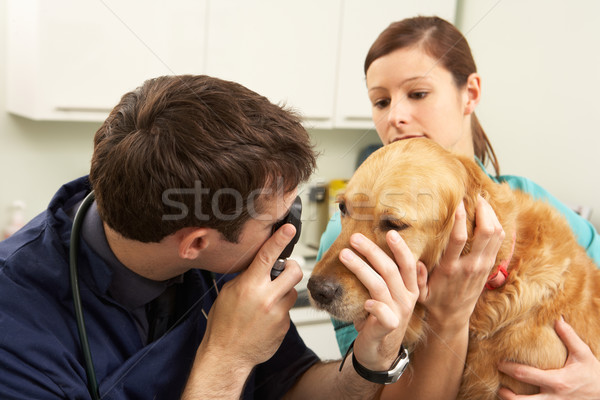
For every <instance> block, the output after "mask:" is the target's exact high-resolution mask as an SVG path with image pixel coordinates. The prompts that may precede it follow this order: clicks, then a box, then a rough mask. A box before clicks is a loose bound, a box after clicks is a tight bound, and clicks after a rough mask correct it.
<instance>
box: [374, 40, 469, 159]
mask: <svg viewBox="0 0 600 400" xmlns="http://www.w3.org/2000/svg"><path fill="white" fill-rule="evenodd" d="M366 78H367V89H368V94H369V99H370V100H371V104H372V117H373V122H374V123H375V128H376V129H377V134H378V135H379V137H380V138H381V141H382V142H383V144H384V145H387V144H390V143H392V142H394V141H396V140H402V139H409V138H412V137H426V138H429V139H431V140H434V141H435V142H437V143H439V144H440V145H441V146H443V147H444V148H446V149H448V150H451V151H453V152H455V153H459V154H463V155H467V156H471V157H472V156H473V155H474V151H473V139H472V133H471V118H470V115H471V113H472V112H473V110H474V109H475V106H476V105H477V103H478V102H479V94H480V86H479V76H478V75H477V74H472V75H471V76H470V77H469V79H468V82H467V84H466V85H465V87H464V88H457V87H456V85H455V83H454V79H453V77H452V74H451V73H450V72H449V71H448V70H447V69H445V68H444V67H443V66H441V65H440V64H438V63H437V60H435V59H433V58H432V57H430V56H429V55H427V54H426V53H425V52H424V51H422V50H421V49H419V48H417V47H410V48H405V49H399V50H395V51H393V52H392V53H389V54H387V55H385V56H383V57H380V58H378V59H376V60H375V61H373V63H372V64H371V65H370V66H369V69H368V70H367V77H366Z"/></svg>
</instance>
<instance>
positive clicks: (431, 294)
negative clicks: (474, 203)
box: [319, 17, 600, 399]
mask: <svg viewBox="0 0 600 400" xmlns="http://www.w3.org/2000/svg"><path fill="white" fill-rule="evenodd" d="M364 70H365V74H366V82H367V89H368V96H369V99H370V100H371V104H372V117H373V121H374V123H375V127H376V130H377V134H378V135H379V137H380V139H381V141H382V142H383V144H384V145H387V144H389V143H392V142H394V141H396V140H405V139H410V138H413V137H426V138H429V139H431V140H434V141H436V142H437V143H439V144H441V145H442V146H444V147H445V148H446V149H448V150H451V151H453V152H456V153H459V154H463V155H468V156H471V157H475V158H476V159H477V160H478V161H479V162H480V165H481V167H482V168H483V163H485V162H486V161H487V160H489V161H491V163H492V164H493V166H494V169H495V171H496V173H498V170H499V167H498V162H497V160H496V157H495V154H494V151H493V149H492V146H491V144H490V142H489V140H488V138H487V136H486V135H485V133H484V131H483V129H482V128H481V126H480V124H479V122H478V120H477V118H476V116H475V113H474V111H475V108H476V106H477V104H478V103H479V100H480V98H481V78H480V76H479V75H478V74H477V70H476V67H475V62H474V60H473V56H472V54H471V51H470V48H469V45H468V43H467V41H466V39H465V38H464V37H463V36H462V34H461V33H460V32H459V31H458V30H457V29H456V28H455V27H454V26H453V25H452V24H450V23H448V22H446V21H444V20H441V19H439V18H435V17H431V18H429V17H417V18H411V19H406V20H403V21H399V22H396V23H393V24H391V25H390V26H389V27H388V28H387V29H386V30H384V31H383V32H382V33H381V35H380V36H379V37H378V38H377V39H376V41H375V42H374V43H373V45H372V46H371V49H370V50H369V53H368V54H367V57H366V60H365V68H364ZM492 178H493V179H494V180H496V181H497V182H501V181H502V182H503V181H505V182H508V183H509V185H510V186H511V187H513V188H518V189H521V190H523V191H526V192H528V193H530V194H531V195H533V196H534V197H537V198H542V199H546V200H547V201H549V202H550V203H551V204H553V205H554V206H555V207H556V208H557V209H558V210H559V211H561V212H562V213H563V214H564V215H565V217H566V218H567V219H568V221H569V223H570V224H571V227H572V229H573V231H574V232H575V234H576V235H577V237H578V241H579V243H580V244H581V245H582V246H583V247H584V248H586V249H587V252H588V254H589V255H590V256H591V257H592V258H594V259H595V260H596V263H597V264H599V265H600V237H599V236H598V233H597V232H596V230H595V229H594V227H593V226H592V225H591V224H590V223H589V222H588V221H586V220H584V219H583V218H580V217H579V216H578V215H577V214H575V213H574V212H573V211H572V210H570V209H569V208H568V207H566V206H565V205H563V204H562V203H560V202H559V201H558V200H557V199H556V198H554V197H553V196H552V195H550V194H549V193H548V192H546V191H545V190H544V189H543V188H541V187H540V186H538V185H536V184H535V183H533V182H532V181H530V180H528V179H526V178H522V177H516V176H495V177H494V176H492ZM476 224H477V227H476V229H475V242H474V243H476V245H474V246H473V251H472V252H471V253H470V254H468V255H466V256H462V257H460V253H461V251H462V248H463V246H464V243H465V237H466V225H465V217H464V208H462V206H459V208H458V209H457V210H456V224H455V226H454V228H453V239H452V240H451V241H450V244H449V245H448V248H447V249H446V252H445V256H444V258H443V260H442V262H441V265H439V266H438V267H437V268H436V269H435V271H434V272H433V273H432V275H431V276H430V277H429V278H427V276H426V275H427V272H426V270H425V268H424V266H422V265H421V266H420V267H419V287H420V289H421V294H420V299H419V301H421V302H422V303H424V304H425V305H426V306H427V308H428V310H429V323H430V325H431V327H432V330H431V332H430V334H429V335H428V338H427V346H426V347H425V346H424V347H421V348H417V350H416V351H415V353H416V354H415V356H414V357H412V360H413V362H412V363H413V367H414V369H413V371H412V376H411V377H406V378H405V379H401V380H400V381H398V382H397V383H396V384H393V385H389V386H386V387H385V389H384V392H383V394H382V398H394V399H401V398H410V399H417V398H422V399H453V398H455V397H456V393H457V391H458V387H459V384H460V379H461V376H462V371H463V367H464V361H465V357H466V350H467V342H468V323H469V317H470V315H471V313H472V311H473V308H474V307H475V303H476V301H477V298H478V296H479V294H480V293H481V290H482V289H483V287H484V284H485V282H486V280H487V277H488V274H489V272H490V270H491V268H492V267H493V263H494V260H495V258H496V254H497V252H498V249H499V243H501V241H502V240H501V239H503V237H504V232H503V231H502V228H501V227H500V226H499V224H498V221H497V219H496V216H495V214H494V212H493V210H492V209H491V207H490V206H489V204H487V202H485V200H483V199H481V200H480V203H479V205H478V208H477V216H476ZM340 229H341V224H340V219H339V214H338V215H336V216H334V218H333V219H332V220H331V221H330V222H329V225H328V227H327V230H326V231H325V233H324V234H323V237H322V238H321V248H320V251H319V257H320V256H321V255H322V254H323V253H324V252H325V251H326V250H327V249H328V248H329V246H330V245H331V244H332V243H333V241H334V240H335V238H336V237H337V235H338V234H339V232H340ZM497 279H498V281H496V282H492V284H495V285H498V286H499V285H501V284H502V277H500V278H497ZM448 298H451V299H454V300H453V301H451V302H448V301H447V299H448ZM334 325H335V326H336V336H337V338H338V343H339V345H340V349H341V350H342V354H344V352H345V349H346V348H347V347H348V346H349V345H350V343H351V342H352V340H353V339H354V337H355V336H356V330H355V329H354V326H352V325H346V326H344V325H343V324H341V323H338V321H334ZM556 331H557V333H558V334H559V336H560V337H561V338H562V340H563V342H564V343H565V345H566V346H567V348H568V349H569V357H568V359H567V362H566V365H565V367H563V368H562V369H559V370H554V371H541V370H537V369H535V368H531V367H527V366H522V365H517V364H513V363H503V364H502V365H500V366H499V368H500V370H501V371H502V372H504V373H506V374H508V375H511V376H513V377H515V378H516V379H519V380H522V381H525V382H529V383H532V384H534V385H538V386H540V387H541V392H542V393H544V394H546V395H547V397H544V399H565V398H569V399H592V398H595V399H597V398H600V379H599V378H600V362H599V361H598V360H596V358H595V357H594V356H593V354H592V353H591V351H590V350H589V348H588V347H587V346H586V345H585V344H584V343H583V342H582V341H581V340H580V339H579V338H578V337H577V335H576V334H575V333H574V332H573V330H572V329H571V328H570V326H569V325H568V324H566V323H565V322H563V321H558V322H557V323H556ZM431 377H435V379H431ZM499 394H500V396H501V397H502V398H503V399H517V398H519V399H520V398H523V397H520V396H516V395H514V394H513V393H512V392H510V391H509V390H507V389H504V388H503V389H501V390H500V392H499ZM531 397H532V398H538V397H536V396H531Z"/></svg>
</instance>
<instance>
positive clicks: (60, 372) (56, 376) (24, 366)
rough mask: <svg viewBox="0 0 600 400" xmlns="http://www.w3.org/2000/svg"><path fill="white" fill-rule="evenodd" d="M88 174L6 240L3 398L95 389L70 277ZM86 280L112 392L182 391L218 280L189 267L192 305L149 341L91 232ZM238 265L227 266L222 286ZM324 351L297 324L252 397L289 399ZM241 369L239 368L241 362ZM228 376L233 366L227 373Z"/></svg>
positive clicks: (98, 364)
mask: <svg viewBox="0 0 600 400" xmlns="http://www.w3.org/2000/svg"><path fill="white" fill-rule="evenodd" d="M89 191H90V187H89V182H88V180H87V178H86V177H84V178H80V179H78V180H75V181H73V182H71V183H68V184H67V185H65V186H63V187H62V188H61V189H60V190H59V191H58V192H57V194H56V195H55V196H54V198H53V199H52V201H51V203H50V205H49V207H48V209H47V210H46V211H45V212H43V213H42V214H40V215H38V216H37V217H36V218H34V219H33V220H32V221H31V222H30V223H29V224H27V226H26V227H25V228H23V229H22V230H21V231H19V232H18V233H16V234H15V235H13V236H12V237H10V238H8V239H6V240H4V241H2V242H0V398H2V399H24V398H27V399H88V398H90V395H89V393H88V389H87V376H86V372H85V368H84V364H83V358H82V355H81V350H80V344H79V336H78V331H77V326H76V321H75V317H74V311H73V298H72V294H71V285H70V280H69V264H68V253H69V251H68V249H69V237H70V233H71V227H72V215H73V213H74V211H75V210H74V209H73V208H74V206H75V205H76V204H78V203H79V202H80V201H81V200H82V199H83V198H84V197H85V195H86V194H87V193H89ZM78 260H79V282H80V289H81V297H82V304H83V311H84V316H85V323H86V327H87V333H88V340H89V342H90V348H91V352H92V357H93V362H94V366H95V370H96V376H97V378H98V383H99V388H100V396H101V398H102V399H174V398H179V396H180V395H181V392H182V391H183V388H184V386H185V383H186V381H187V377H188V374H189V372H190V369H191V366H192V363H193V361H194V358H195V355H196V350H197V348H198V346H199V344H200V342H201V340H202V337H203V335H204V331H205V329H206V318H205V316H204V314H203V312H202V310H204V311H205V312H206V313H207V314H208V311H209V310H210V308H211V306H212V304H213V302H214V301H215V299H216V295H217V293H216V291H215V290H214V288H213V287H212V280H211V279H210V278H209V277H206V276H205V275H206V274H203V273H202V272H201V271H198V270H191V271H189V272H187V273H186V274H185V275H184V282H183V288H184V292H185V299H186V304H185V306H186V310H187V313H186V314H185V316H184V317H183V319H182V320H181V321H180V322H179V323H178V324H177V325H176V326H175V327H174V328H172V330H170V331H169V332H167V333H166V334H165V335H164V336H163V337H161V338H159V339H158V340H156V341H154V342H152V343H150V344H148V345H145V344H144V343H142V340H141V338H140V335H139V332H138V330H137V328H136V325H135V323H134V320H133V318H132V315H131V314H130V313H129V312H128V311H127V310H126V309H125V307H123V306H122V305H120V304H118V303H117V302H116V301H115V300H113V299H112V298H111V297H110V296H109V295H108V294H107V290H108V286H109V284H110V282H111V269H110V268H108V266H107V265H106V264H105V263H104V261H103V260H102V259H101V258H100V257H99V256H98V255H97V254H95V253H94V252H93V251H92V250H91V249H90V248H89V246H87V244H86V243H85V242H84V241H82V242H81V251H80V254H79V258H78ZM233 277H234V276H233V275H227V276H225V275H222V276H219V275H217V281H218V282H219V286H222V285H223V284H224V283H225V282H226V281H227V280H230V279H232V278H233ZM317 361H318V357H317V356H316V355H315V354H314V353H313V352H312V351H311V350H310V349H308V348H307V347H306V346H305V344H304V343H303V341H302V339H301V338H300V337H299V335H298V333H297V331H296V328H295V327H294V325H293V324H291V326H290V329H289V331H288V333H287V335H286V337H285V339H284V341H283V343H282V345H281V346H280V348H279V350H278V351H277V352H276V354H275V355H274V356H273V357H272V358H271V359H270V360H269V361H267V362H265V363H263V364H260V365H258V366H257V367H256V368H255V369H254V371H253V373H252V374H251V376H250V377H249V379H248V382H247V384H246V387H245V389H244V395H243V398H244V399H254V398H256V399H279V398H281V397H282V396H283V394H284V393H286V392H287V391H288V390H289V389H290V388H291V386H292V385H294V383H295V382H296V380H297V379H298V378H299V377H300V375H302V373H304V372H305V371H306V370H307V369H308V368H309V367H310V366H311V365H313V364H314V363H316V362H317ZM232 373H233V372H232ZM223 379H224V380H226V379H227V377H226V376H224V377H223Z"/></svg>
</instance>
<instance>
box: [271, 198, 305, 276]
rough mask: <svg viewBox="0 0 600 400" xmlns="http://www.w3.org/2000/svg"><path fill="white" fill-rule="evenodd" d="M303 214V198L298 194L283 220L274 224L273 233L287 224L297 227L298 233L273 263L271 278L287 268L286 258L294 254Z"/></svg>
mask: <svg viewBox="0 0 600 400" xmlns="http://www.w3.org/2000/svg"><path fill="white" fill-rule="evenodd" d="M301 215H302V200H300V196H297V197H296V199H295V200H294V203H292V207H290V212H289V213H288V214H287V215H286V216H285V217H284V218H283V220H281V221H279V222H278V223H276V224H275V225H273V230H272V231H271V234H273V233H275V231H276V230H277V229H279V228H281V227H282V226H283V225H285V224H292V225H294V226H295V227H296V234H295V235H294V237H293V238H292V240H291V241H290V242H289V243H288V245H287V246H285V249H283V251H282V252H281V254H280V255H279V257H278V258H277V261H275V264H273V268H272V269H271V280H273V279H275V278H277V277H278V276H279V274H281V272H283V270H284V269H285V262H286V259H287V258H288V257H289V256H291V255H292V250H294V246H295V245H296V243H297V242H298V239H300V231H301V230H302V221H301V220H300V216H301Z"/></svg>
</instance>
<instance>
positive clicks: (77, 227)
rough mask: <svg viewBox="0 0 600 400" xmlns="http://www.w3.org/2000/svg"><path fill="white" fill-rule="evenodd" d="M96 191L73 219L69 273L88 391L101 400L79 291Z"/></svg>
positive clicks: (94, 397) (87, 197)
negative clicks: (80, 261)
mask: <svg viewBox="0 0 600 400" xmlns="http://www.w3.org/2000/svg"><path fill="white" fill-rule="evenodd" d="M94 199H95V196H94V191H91V192H90V194H88V195H87V196H86V197H85V199H83V202H82V203H81V205H80V206H79V209H78V210H77V213H76V214H75V218H74V219H73V228H72V229H71V239H70V249H69V272H70V277H71V290H72V293H73V306H74V307H75V319H76V320H77V330H78V331H79V341H80V343H81V351H82V353H83V359H84V362H85V372H86V374H87V381H88V390H89V391H90V394H91V396H92V399H94V400H100V392H99V391H98V381H97V379H96V371H95V369H94V363H93V362H92V352H91V350H90V344H89V342H88V336H87V331H86V329H85V321H84V317H83V307H82V305H81V293H80V291H79V279H78V271H77V257H78V255H79V240H80V238H81V225H82V224H83V219H84V217H85V214H86V212H87V210H88V209H89V208H90V206H91V205H92V203H93V202H94Z"/></svg>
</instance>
